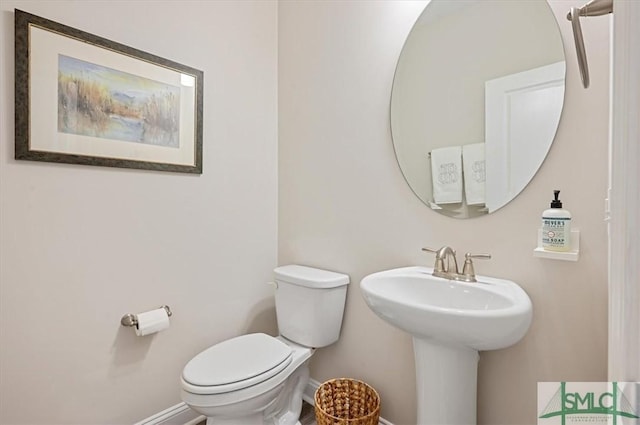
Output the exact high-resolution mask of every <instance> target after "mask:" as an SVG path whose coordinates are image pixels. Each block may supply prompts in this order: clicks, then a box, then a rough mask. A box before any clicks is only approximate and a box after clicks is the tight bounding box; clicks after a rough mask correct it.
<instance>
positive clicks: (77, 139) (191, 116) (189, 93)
mask: <svg viewBox="0 0 640 425" xmlns="http://www.w3.org/2000/svg"><path fill="white" fill-rule="evenodd" d="M37 40H45V41H43V42H38V41H37ZM38 43H40V44H38ZM34 46H38V47H34ZM43 46H44V47H43ZM57 46H60V51H61V52H62V53H60V52H56V51H55V50H56V47H57ZM63 46H71V47H63ZM74 46H75V47H74ZM51 47H53V48H51ZM65 49H66V50H67V51H68V50H70V49H71V51H74V50H73V49H77V51H78V52H84V54H85V56H87V57H88V58H89V59H86V58H85V57H83V56H82V55H83V54H78V55H76V56H80V59H81V60H79V61H77V58H71V60H73V61H77V62H74V63H80V64H85V65H86V66H87V67H96V68H98V69H100V70H102V71H103V72H104V73H107V74H108V73H111V74H112V75H117V76H118V78H120V79H121V80H122V79H123V78H122V76H123V75H124V76H131V81H134V82H135V81H142V82H143V83H144V84H146V83H147V82H148V83H149V84H151V85H152V87H156V86H157V87H163V89H162V90H165V89H164V87H170V89H167V90H173V91H174V92H175V94H174V92H168V91H164V92H161V91H160V89H157V90H156V91H155V92H154V91H152V89H149V91H147V92H144V95H140V96H139V98H140V99H137V100H135V102H137V103H135V104H134V103H132V102H134V101H132V100H129V99H130V98H131V96H127V95H125V94H122V93H118V94H116V95H113V93H115V90H114V91H109V89H108V88H109V87H107V88H106V89H103V91H102V92H101V93H107V94H105V95H103V97H97V99H99V100H100V101H99V102H98V101H94V103H92V104H91V105H92V109H90V110H89V112H92V111H93V110H94V109H101V110H100V111H99V113H100V115H99V117H98V118H95V117H94V116H93V115H92V116H91V117H90V118H89V114H87V113H85V112H83V111H86V110H87V109H79V107H78V106H77V105H74V107H76V109H74V111H73V114H74V115H73V117H79V118H82V123H83V124H84V123H85V121H88V122H90V124H92V125H94V127H87V126H76V127H78V128H82V129H83V130H84V129H86V128H91V129H93V128H98V127H96V126H97V124H95V123H96V122H97V121H95V120H98V119H100V120H101V121H100V126H101V127H100V128H104V127H105V123H107V124H108V125H111V123H112V122H114V123H115V120H116V118H117V119H118V120H119V121H120V122H125V121H126V123H127V124H126V125H129V124H128V123H130V122H135V124H131V125H132V126H133V125H135V126H138V127H142V128H143V130H139V131H138V133H137V134H143V135H144V137H145V140H144V141H139V140H125V139H119V140H116V139H117V138H112V137H103V133H96V131H97V130H96V131H94V130H92V131H93V133H91V134H89V133H79V132H76V133H74V134H72V133H73V131H61V130H60V128H61V127H60V126H61V124H60V122H63V121H64V120H63V119H61V118H60V117H61V116H62V115H61V114H66V112H61V105H67V104H68V103H70V102H66V103H61V102H62V101H61V100H60V99H62V98H63V93H62V91H61V89H60V87H66V86H64V84H65V83H64V81H67V80H62V78H63V77H61V76H60V75H62V74H60V72H61V71H60V69H62V68H60V66H61V65H58V63H59V62H58V61H60V60H61V59H60V57H66V56H63V55H65V54H66V53H65V52H64V50H65ZM51 50H54V52H51ZM40 57H44V59H40ZM103 57H104V58H105V63H100V62H102V61H101V58H103ZM96 58H97V60H96ZM85 60H86V62H83V61H85ZM120 61H121V62H120ZM96 62H98V63H97V64H96ZM113 63H123V64H126V66H125V67H124V68H125V69H124V70H121V69H119V68H118V67H113V66H111V64H113ZM87 69H89V68H87ZM131 69H134V70H135V71H134V72H131ZM43 70H44V72H43ZM138 70H141V71H140V72H138ZM145 72H146V73H148V75H145ZM36 73H37V74H36ZM43 75H44V76H43ZM83 75H84V74H83ZM156 75H161V76H166V79H168V80H170V81H171V82H174V81H177V83H175V84H172V83H166V82H164V81H162V79H158V78H154V77H155V76H156ZM203 76H204V75H203V72H202V71H200V70H197V69H194V68H191V67H189V66H185V65H182V64H179V63H177V62H174V61H171V60H168V59H164V58H161V57H159V56H155V55H153V54H150V53H146V52H143V51H140V50H137V49H134V48H132V47H129V46H125V45H123V44H120V43H117V42H114V41H111V40H107V39H105V38H102V37H99V36H97V35H93V34H89V33H87V32H84V31H81V30H78V29H75V28H71V27H69V26H66V25H63V24H60V23H57V22H54V21H51V20H48V19H45V18H42V17H39V16H35V15H32V14H30V13H27V12H24V11H21V10H17V9H16V10H15V158H16V159H18V160H30V161H46V162H60V163H68V164H83V165H97V166H106V167H120V168H137V169H145V170H156V171H170V172H183V173H195V174H201V173H202V136H203V133H202V118H203V111H202V108H203ZM74 78H76V77H74ZM74 81H78V80H77V79H76V80H74ZM87 81H88V80H87ZM113 81H116V80H115V79H114V80H113ZM158 81H160V82H158ZM72 84H74V85H73V88H74V90H75V91H74V93H75V95H77V96H80V95H78V94H77V93H78V92H79V91H78V90H79V89H78V87H79V86H78V84H84V86H83V87H86V86H87V84H92V83H91V82H90V83H87V82H85V81H84V80H83V81H80V83H76V82H73V83H72ZM96 84H99V83H96ZM114 84H116V83H114ZM117 84H119V83H117ZM131 84H132V83H129V86H128V87H132V86H131ZM153 84H156V86H153ZM134 85H135V83H134ZM102 87H103V88H104V87H105V86H104V85H103V86H102ZM114 87H115V86H114ZM140 87H143V85H141V86H140ZM144 87H147V86H146V85H145V86H144ZM40 88H44V89H43V90H40ZM134 88H135V87H134ZM134 91H135V90H130V92H134ZM86 92H87V90H86V89H84V91H83V92H82V93H86ZM112 96H116V97H112ZM163 96H164V97H163ZM170 96H173V97H171V99H170V101H167V100H166V99H167V98H169V97H170ZM176 97H177V99H176ZM107 98H108V99H107ZM64 99H67V97H64ZM78 99H80V97H77V98H74V100H78ZM104 99H107V100H104ZM123 99H124V100H123ZM107 101H108V102H109V103H107ZM144 102H147V103H144ZM152 102H154V103H152ZM80 103H82V102H79V101H78V102H77V104H80ZM84 103H86V102H84ZM125 103H126V105H124V104H125ZM113 104H116V106H113ZM167 104H169V105H170V106H166V105H167ZM53 105H57V110H56V107H55V106H53ZM102 105H110V106H108V107H103V106H102ZM123 105H124V106H123ZM128 105H135V108H136V109H135V110H133V111H132V110H130V109H128V108H129V106H128ZM149 105H151V106H153V105H156V106H155V109H152V108H151V107H150V106H149ZM157 105H160V106H157ZM116 107H117V109H116ZM125 107H126V108H127V109H126V110H127V113H129V114H130V116H129V115H127V116H126V117H122V116H121V115H118V113H119V112H113V111H114V110H117V111H122V110H124V109H123V108H125ZM62 109H64V108H62ZM104 109H106V110H104ZM159 109H160V112H158V110H159ZM79 110H80V112H78V111H79ZM167 110H170V112H171V114H169V113H168V112H166V111H167ZM149 111H152V112H153V111H155V112H153V114H152V113H150V112H149ZM69 114H70V113H69ZM80 114H84V115H80ZM169 115H170V116H169ZM64 116H65V117H68V116H69V115H64ZM167 116H169V118H167ZM131 117H133V118H131ZM176 117H177V118H176ZM91 120H94V121H91ZM76 121H79V120H76ZM76 121H74V123H75V122H76ZM64 122H65V123H66V121H64ZM43 123H44V124H43ZM176 123H177V124H176ZM65 125H66V124H65ZM114 125H115V124H114ZM122 125H123V126H124V125H125V124H122ZM154 125H155V126H156V127H153V126H154ZM76 127H73V128H76ZM167 127H169V129H167ZM66 128H67V127H64V129H66ZM151 130H153V131H151ZM110 134H116V133H110ZM118 134H119V133H118ZM158 134H159V135H158ZM149 135H151V136H149ZM132 137H134V136H132ZM152 137H155V139H153V141H152V142H149V141H147V139H151V138H152ZM68 139H69V140H70V141H69V140H68ZM169 139H170V143H172V145H169V144H168V143H169V142H167V140H169ZM140 140H142V139H140ZM165 144H166V145H165ZM174 145H175V146H174ZM42 146H45V147H44V148H43V147H42ZM94 151H99V152H98V153H97V154H96V152H94ZM139 151H141V152H142V153H140V152H139Z"/></svg>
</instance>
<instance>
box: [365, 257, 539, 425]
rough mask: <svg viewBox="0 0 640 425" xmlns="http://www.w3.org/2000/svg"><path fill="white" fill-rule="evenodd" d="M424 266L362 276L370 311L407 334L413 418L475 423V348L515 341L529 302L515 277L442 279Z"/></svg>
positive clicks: (438, 423)
mask: <svg viewBox="0 0 640 425" xmlns="http://www.w3.org/2000/svg"><path fill="white" fill-rule="evenodd" d="M432 273H433V269H431V268H429V267H404V268H400V269H393V270H387V271H383V272H379V273H374V274H372V275H369V276H367V277H365V278H364V279H362V281H361V282H360V288H361V289H362V295H363V297H364V299H365V301H366V302H367V304H368V305H369V307H370V308H371V310H373V312H374V313H376V314H377V315H378V316H379V317H381V318H382V319H383V320H385V321H386V322H388V323H390V324H391V325H393V326H395V327H397V328H400V329H401V330H403V331H405V332H408V333H410V334H411V335H412V336H413V349H414V355H415V360H416V361H415V364H416V387H417V401H418V412H417V423H418V424H420V425H443V424H446V425H469V424H475V423H476V399H477V394H476V392H477V375H478V358H479V356H478V351H483V350H497V349H500V348H505V347H508V346H510V345H513V344H515V343H516V342H518V341H519V340H520V339H522V337H523V336H524V335H525V333H526V332H527V330H528V329H529V325H530V324H531V318H532V308H531V300H530V299H529V297H528V296H527V294H526V293H525V292H524V291H523V290H522V288H520V286H518V285H517V284H515V283H514V282H511V281H509V280H504V279H496V278H490V277H484V276H477V280H478V282H473V283H468V282H461V281H455V280H448V279H444V278H440V277H435V276H433V275H432Z"/></svg>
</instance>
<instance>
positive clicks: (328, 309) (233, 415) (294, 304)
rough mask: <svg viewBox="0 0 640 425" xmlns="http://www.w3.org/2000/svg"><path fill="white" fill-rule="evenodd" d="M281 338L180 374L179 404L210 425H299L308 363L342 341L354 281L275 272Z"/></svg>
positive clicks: (226, 347) (211, 352)
mask: <svg viewBox="0 0 640 425" xmlns="http://www.w3.org/2000/svg"><path fill="white" fill-rule="evenodd" d="M274 274H275V283H276V292H275V300H276V316H277V318H278V329H279V331H280V336H278V337H275V338H274V337H272V336H269V335H265V334H261V333H256V334H249V335H242V336H239V337H236V338H232V339H229V340H226V341H223V342H221V343H218V344H216V345H214V346H212V347H210V348H208V349H206V350H204V351H203V352H201V353H200V354H198V355H197V356H195V357H194V358H193V359H192V360H191V361H190V362H189V363H187V365H186V366H185V368H184V371H183V372H182V380H181V381H182V391H181V395H182V400H183V401H184V402H185V403H186V404H187V405H189V407H191V408H192V409H193V410H195V411H196V412H199V413H200V414H202V415H204V416H206V417H207V425H262V424H269V425H295V424H298V423H299V422H298V419H299V417H300V410H301V408H302V393H303V391H304V389H305V387H306V385H307V383H308V381H309V366H308V364H309V358H310V357H311V355H312V354H313V352H314V351H315V349H316V348H319V347H326V346H327V345H330V344H333V343H334V342H336V341H337V340H338V337H339V336H340V328H341V326H342V314H343V312H344V304H345V298H346V293H347V284H348V283H349V276H347V275H345V274H341V273H334V272H330V271H326V270H320V269H315V268H311V267H305V266H298V265H289V266H282V267H277V268H276V269H275V270H274Z"/></svg>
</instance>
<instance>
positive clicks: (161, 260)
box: [0, 0, 277, 424]
mask: <svg viewBox="0 0 640 425" xmlns="http://www.w3.org/2000/svg"><path fill="white" fill-rule="evenodd" d="M1 5H2V6H1V7H2V17H1V18H2V21H1V25H2V28H1V31H0V33H1V34H2V37H1V41H0V48H1V49H2V50H1V54H0V57H1V58H2V65H1V67H0V72H1V77H0V91H1V92H2V98H1V100H0V102H1V103H0V111H1V113H0V120H1V122H0V138H1V143H0V195H1V197H0V202H1V204H0V211H1V216H0V254H1V255H0V266H1V267H0V291H1V292H0V334H1V340H0V345H1V346H2V349H1V351H0V376H1V378H0V405H1V406H0V423H3V424H20V423H29V424H63V423H64V424H72V423H75V424H90V423H91V424H94V423H103V424H126V423H133V422H136V421H138V420H141V419H143V418H145V417H148V416H150V415H152V414H155V413H157V412H159V411H161V410H164V409H166V408H167V407H169V406H172V405H174V404H176V403H178V402H179V401H180V398H179V378H180V374H181V372H182V368H183V367H184V365H185V364H186V362H187V361H189V360H190V358H191V357H192V356H193V355H195V354H196V353H198V352H199V351H201V350H202V349H204V348H206V347H208V346H210V345H211V344H213V343H216V342H219V341H221V340H223V339H226V338H229V337H231V336H235V335H238V334H241V333H244V332H247V331H248V330H256V329H263V330H267V331H269V332H275V322H274V318H273V312H272V309H273V301H272V299H271V290H270V289H269V287H268V286H267V285H264V284H263V283H264V282H267V281H269V280H271V276H272V273H271V271H272V269H273V267H274V266H275V265H276V249H277V242H276V238H277V227H276V226H277V171H276V170H277V168H276V167H277V124H276V123H277V56H276V47H277V5H276V3H275V2H265V1H253V2H251V1H242V2H234V1H229V2H224V1H211V2H182V1H152V2H150V1H127V2H113V1H85V2H82V1H80V2H78V1H4V0H3V1H2V3H1ZM14 7H15V8H19V9H21V10H25V11H27V12H30V13H33V14H36V15H39V16H42V17H45V18H48V19H51V20H54V21H58V22H61V23H64V24H66V25H69V26H72V27H75V28H79V29H82V30H85V31H88V32H91V33H93V34H97V35H100V36H102V37H105V38H108V39H111V40H114V41H118V42H120V43H123V44H126V45H129V46H132V47H135V48H137V49H140V50H144V51H147V52H150V53H153V54H156V55H159V56H163V57H166V58H169V59H172V60H174V61H176V62H179V63H183V64H186V65H190V66H193V67H195V68H198V69H201V70H203V71H204V76H205V77H204V83H205V84H204V89H205V91H204V174H202V175H201V176H194V175H186V174H174V173H159V172H150V171H135V170H125V169H108V168H99V167H86V166H73V165H61V164H53V163H35V162H26V161H15V160H14V159H13V134H14V133H13V118H14V116H13V100H14V98H13V81H14V76H13V53H14V48H13V41H14V40H13V39H14V37H13V9H14ZM161 304H168V305H170V306H171V308H172V309H173V312H174V315H173V317H172V319H171V327H170V328H169V329H168V330H165V331H163V332H160V333H158V334H156V335H155V336H147V337H143V338H142V337H136V336H135V334H134V331H133V330H132V329H128V328H123V327H121V326H120V317H121V316H122V315H123V314H125V313H137V312H142V311H145V310H149V309H153V308H156V307H157V306H159V305H161ZM264 311H267V312H268V313H264Z"/></svg>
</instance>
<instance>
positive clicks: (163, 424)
mask: <svg viewBox="0 0 640 425" xmlns="http://www.w3.org/2000/svg"><path fill="white" fill-rule="evenodd" d="M319 386H320V382H318V381H316V380H315V379H310V380H309V383H308V384H307V387H306V388H305V389H304V393H303V394H302V399H303V400H304V401H306V402H307V403H309V404H310V405H312V406H313V404H314V403H313V396H314V394H315V393H316V390H317V389H318V387H319ZM203 420H205V417H204V416H201V415H198V413H196V412H195V411H193V410H191V409H190V408H189V406H187V405H186V404H185V403H178V404H176V405H175V406H172V407H169V408H168V409H165V410H163V411H162V412H160V413H156V414H155V415H153V416H149V417H148V418H146V419H143V420H141V421H140V422H137V423H135V424H134V425H196V424H197V423H199V422H201V421H203ZM379 424H380V425H393V424H392V423H391V422H389V421H388V420H386V419H384V418H380V420H379Z"/></svg>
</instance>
